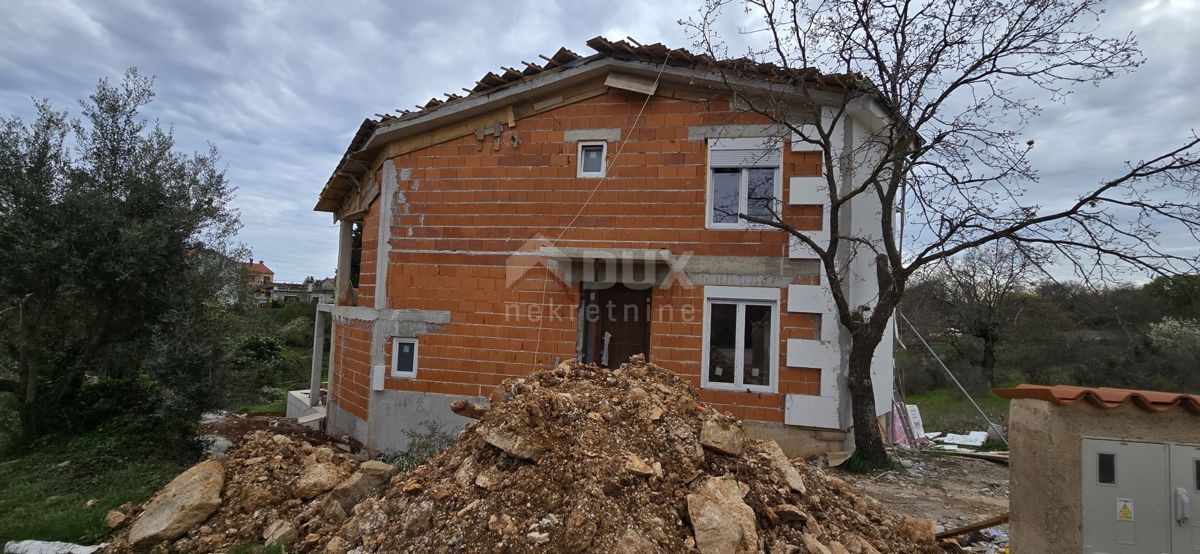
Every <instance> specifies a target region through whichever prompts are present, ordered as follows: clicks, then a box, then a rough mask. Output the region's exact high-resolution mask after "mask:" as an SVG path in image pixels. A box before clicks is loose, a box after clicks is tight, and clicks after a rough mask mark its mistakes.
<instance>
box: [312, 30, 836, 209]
mask: <svg viewBox="0 0 1200 554" xmlns="http://www.w3.org/2000/svg"><path fill="white" fill-rule="evenodd" d="M587 46H588V47H589V48H591V49H592V50H595V51H596V53H595V54H592V55H590V56H587V57H584V56H581V55H579V54H577V53H575V52H572V51H571V50H568V49H567V48H559V49H558V51H557V52H555V53H554V55H552V56H544V55H539V56H538V57H539V58H541V60H543V62H544V63H541V64H537V63H531V62H528V61H522V62H521V64H522V66H523V68H522V69H518V68H515V67H507V66H506V67H502V68H501V71H500V72H488V73H487V74H486V75H484V76H483V77H481V78H480V79H479V80H478V81H475V86H474V87H471V88H463V89H462V90H463V92H464V93H465V94H457V93H445V97H446V98H445V99H444V100H443V99H438V98H431V99H429V101H427V102H425V103H424V104H422V105H418V106H416V107H415V108H416V109H415V110H408V109H400V110H396V111H397V112H398V115H394V114H380V113H377V114H375V116H376V118H377V119H364V120H363V122H362V123H361V124H360V125H359V128H358V131H357V132H356V133H355V135H354V137H353V139H351V141H350V144H349V146H348V147H347V148H346V152H345V154H343V156H342V159H341V160H340V161H339V162H338V165H337V168H336V169H335V170H334V172H333V174H332V175H331V176H330V177H329V180H328V181H326V183H325V187H324V188H323V189H322V191H321V195H320V199H319V201H318V202H317V205H316V206H315V207H314V209H315V210H316V211H324V212H336V211H337V209H338V206H339V205H340V204H341V203H342V202H343V201H344V200H345V199H346V198H347V197H349V196H351V195H352V192H353V190H354V189H356V188H357V187H358V182H359V180H360V179H361V177H362V176H363V175H365V174H366V173H367V172H368V171H369V170H370V168H371V164H372V160H373V159H374V155H375V153H376V152H377V150H378V149H379V145H378V144H377V143H378V142H381V141H383V140H385V139H386V138H387V137H386V136H385V137H383V138H381V137H380V136H378V135H391V134H392V132H394V131H393V130H394V129H395V128H397V127H408V128H417V127H428V126H433V125H436V124H435V123H433V122H434V121H438V120H441V119H442V117H441V116H442V115H447V117H449V115H458V116H462V113H465V112H466V111H467V109H468V108H473V106H471V105H470V104H471V103H472V102H475V103H477V102H478V101H480V100H484V101H486V100H488V99H490V98H497V97H499V96H501V95H503V94H504V93H505V92H506V91H508V92H512V90H513V89H516V88H521V87H522V86H524V85H526V84H528V85H529V86H537V87H540V86H542V84H543V83H550V82H551V81H553V76H554V75H556V74H561V73H563V72H564V71H568V70H571V69H573V68H579V67H581V66H584V65H588V64H590V63H591V62H593V61H597V60H605V59H611V60H617V61H621V62H640V63H642V64H652V65H653V66H654V67H658V66H660V65H662V64H665V65H666V66H669V67H673V68H680V69H685V70H702V71H708V72H712V73H719V72H720V71H721V70H727V71H730V72H732V73H736V74H737V75H739V76H743V77H746V78H750V79H752V80H754V81H756V82H767V83H774V84H779V85H784V86H789V85H796V84H798V83H805V84H806V85H809V86H814V87H816V88H825V87H828V88H834V89H840V88H842V87H845V86H853V85H849V84H848V83H857V82H858V80H857V78H848V77H847V76H845V75H823V74H821V73H820V72H819V71H817V70H816V69H811V68H802V69H792V68H784V67H781V66H778V65H775V64H770V63H758V62H755V61H753V60H750V59H749V58H734V59H715V58H713V57H711V56H709V55H707V54H695V53H692V52H689V51H688V50H687V49H684V48H669V47H667V46H664V45H663V44H661V43H655V44H641V43H639V42H638V41H636V40H634V39H633V38H631V37H626V40H618V41H610V40H608V39H606V38H604V37H600V36H598V37H594V38H592V39H590V40H588V41H587ZM481 97H482V98H481ZM459 108H463V109H462V110H461V112H462V113H456V112H455V110H456V109H459Z"/></svg>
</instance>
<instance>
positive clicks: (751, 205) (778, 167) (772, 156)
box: [705, 138, 783, 229]
mask: <svg viewBox="0 0 1200 554" xmlns="http://www.w3.org/2000/svg"><path fill="white" fill-rule="evenodd" d="M782 160H783V141H781V140H780V139H778V138H741V139H709V141H708V187H707V194H705V199H706V201H705V211H706V212H707V214H708V215H707V219H706V221H705V226H706V227H707V228H709V229H748V228H754V227H755V226H757V224H754V223H751V222H749V221H746V220H745V219H742V217H741V216H740V214H747V215H752V216H758V217H761V218H764V219H771V218H772V217H773V216H772V214H778V213H779V209H780V206H781V201H780V199H781V198H782V197H783V171H782Z"/></svg>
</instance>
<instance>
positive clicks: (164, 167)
mask: <svg viewBox="0 0 1200 554" xmlns="http://www.w3.org/2000/svg"><path fill="white" fill-rule="evenodd" d="M153 98H154V89H153V82H152V79H150V78H147V77H145V76H142V75H140V74H139V73H138V72H137V71H136V70H133V69H131V70H129V71H128V72H127V73H126V74H125V76H124V79H123V80H122V81H121V82H120V83H111V82H109V81H108V80H101V81H100V82H99V84H98V85H97V87H96V90H95V92H94V93H93V94H92V95H91V96H90V97H89V98H88V99H87V100H84V101H81V102H80V108H81V113H82V119H72V118H71V117H70V116H69V115H68V113H67V112H65V111H56V110H55V109H54V108H53V107H52V106H51V105H50V104H49V103H48V102H46V101H39V102H37V103H36V104H37V117H36V119H35V120H34V121H33V122H31V123H29V124H26V123H24V122H23V121H21V120H20V119H17V118H5V119H0V267H3V268H4V270H3V271H0V313H3V317H0V391H7V392H10V393H13V394H15V395H16V398H17V400H18V403H19V406H20V408H19V409H20V412H21V421H22V428H23V432H24V435H25V436H26V438H34V437H36V436H38V435H40V434H44V433H46V432H50V431H59V430H65V429H70V428H73V427H77V426H80V425H88V424H90V423H94V422H98V421H99V420H102V419H104V418H106V417H109V416H110V415H113V414H117V413H125V412H128V411H136V410H138V409H141V411H142V412H143V413H145V414H148V415H152V416H157V417H159V418H161V419H162V421H163V422H171V423H173V424H175V423H177V424H179V425H183V426H186V425H189V424H191V422H194V421H195V417H196V416H197V415H198V413H199V411H200V410H202V409H204V408H206V407H208V406H209V405H211V402H212V401H214V400H215V395H212V394H206V392H205V388H206V386H209V385H211V384H212V383H213V382H214V381H216V380H219V379H220V372H221V371H222V368H223V367H224V363H223V358H224V356H225V353H224V349H223V347H222V346H221V344H220V335H219V333H218V329H217V318H218V317H219V315H220V311H221V310H222V309H223V307H224V306H226V305H228V304H229V303H231V302H235V301H236V300H237V299H238V297H239V291H240V287H241V286H242V285H243V284H244V283H243V282H242V281H241V279H242V277H241V276H240V275H241V274H240V268H241V264H240V261H241V260H242V253H241V251H240V250H239V248H238V247H237V246H236V245H235V244H234V242H233V237H234V233H235V232H236V231H237V229H238V227H239V220H238V214H237V213H236V211H235V210H233V209H232V208H231V207H230V205H229V201H230V199H231V197H232V195H233V192H234V191H233V188H232V187H231V186H230V185H229V183H228V181H227V179H226V178H225V174H224V172H223V170H222V169H221V168H220V167H219V165H218V163H219V162H218V156H217V151H216V148H215V147H211V146H210V148H209V149H208V151H206V152H199V153H183V152H180V151H179V150H178V149H177V148H176V144H175V140H174V137H173V135H172V132H171V130H170V129H164V128H163V127H161V126H160V125H159V124H158V123H157V122H151V121H147V120H146V119H145V118H144V117H143V116H142V115H141V113H140V112H141V110H142V109H143V108H144V107H145V106H146V105H147V104H149V103H150V102H151V100H152V99H153Z"/></svg>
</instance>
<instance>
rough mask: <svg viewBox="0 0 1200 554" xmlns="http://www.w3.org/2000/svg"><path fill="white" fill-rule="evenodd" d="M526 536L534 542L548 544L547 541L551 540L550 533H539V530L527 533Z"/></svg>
mask: <svg viewBox="0 0 1200 554" xmlns="http://www.w3.org/2000/svg"><path fill="white" fill-rule="evenodd" d="M525 536H526V537H527V538H528V539H529V541H530V542H532V543H533V544H546V543H548V542H550V533H539V532H537V531H530V532H529V534H527V535H525Z"/></svg>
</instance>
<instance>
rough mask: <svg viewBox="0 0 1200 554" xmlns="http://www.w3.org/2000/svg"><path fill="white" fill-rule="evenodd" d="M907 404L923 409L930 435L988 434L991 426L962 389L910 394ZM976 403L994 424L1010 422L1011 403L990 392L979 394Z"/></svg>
mask: <svg viewBox="0 0 1200 554" xmlns="http://www.w3.org/2000/svg"><path fill="white" fill-rule="evenodd" d="M906 400H907V401H908V403H909V404H916V405H917V407H918V408H920V409H921V421H922V423H923V426H924V427H925V431H926V432H930V431H941V432H943V433H963V432H966V431H986V430H987V422H985V421H984V420H983V418H981V417H979V412H977V411H975V407H974V406H972V405H971V401H970V400H967V397H965V396H963V393H962V391H959V390H958V389H939V390H932V391H929V392H924V393H921V394H910V395H908V398H907V399H906ZM975 402H978V403H979V407H981V408H983V411H984V413H986V414H987V416H988V417H989V418H990V419H991V420H992V422H993V423H999V424H1004V423H1006V422H1007V421H1008V402H1009V401H1008V399H1006V398H1000V397H999V396H996V395H995V394H992V393H991V392H988V393H986V394H976V395H975Z"/></svg>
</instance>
